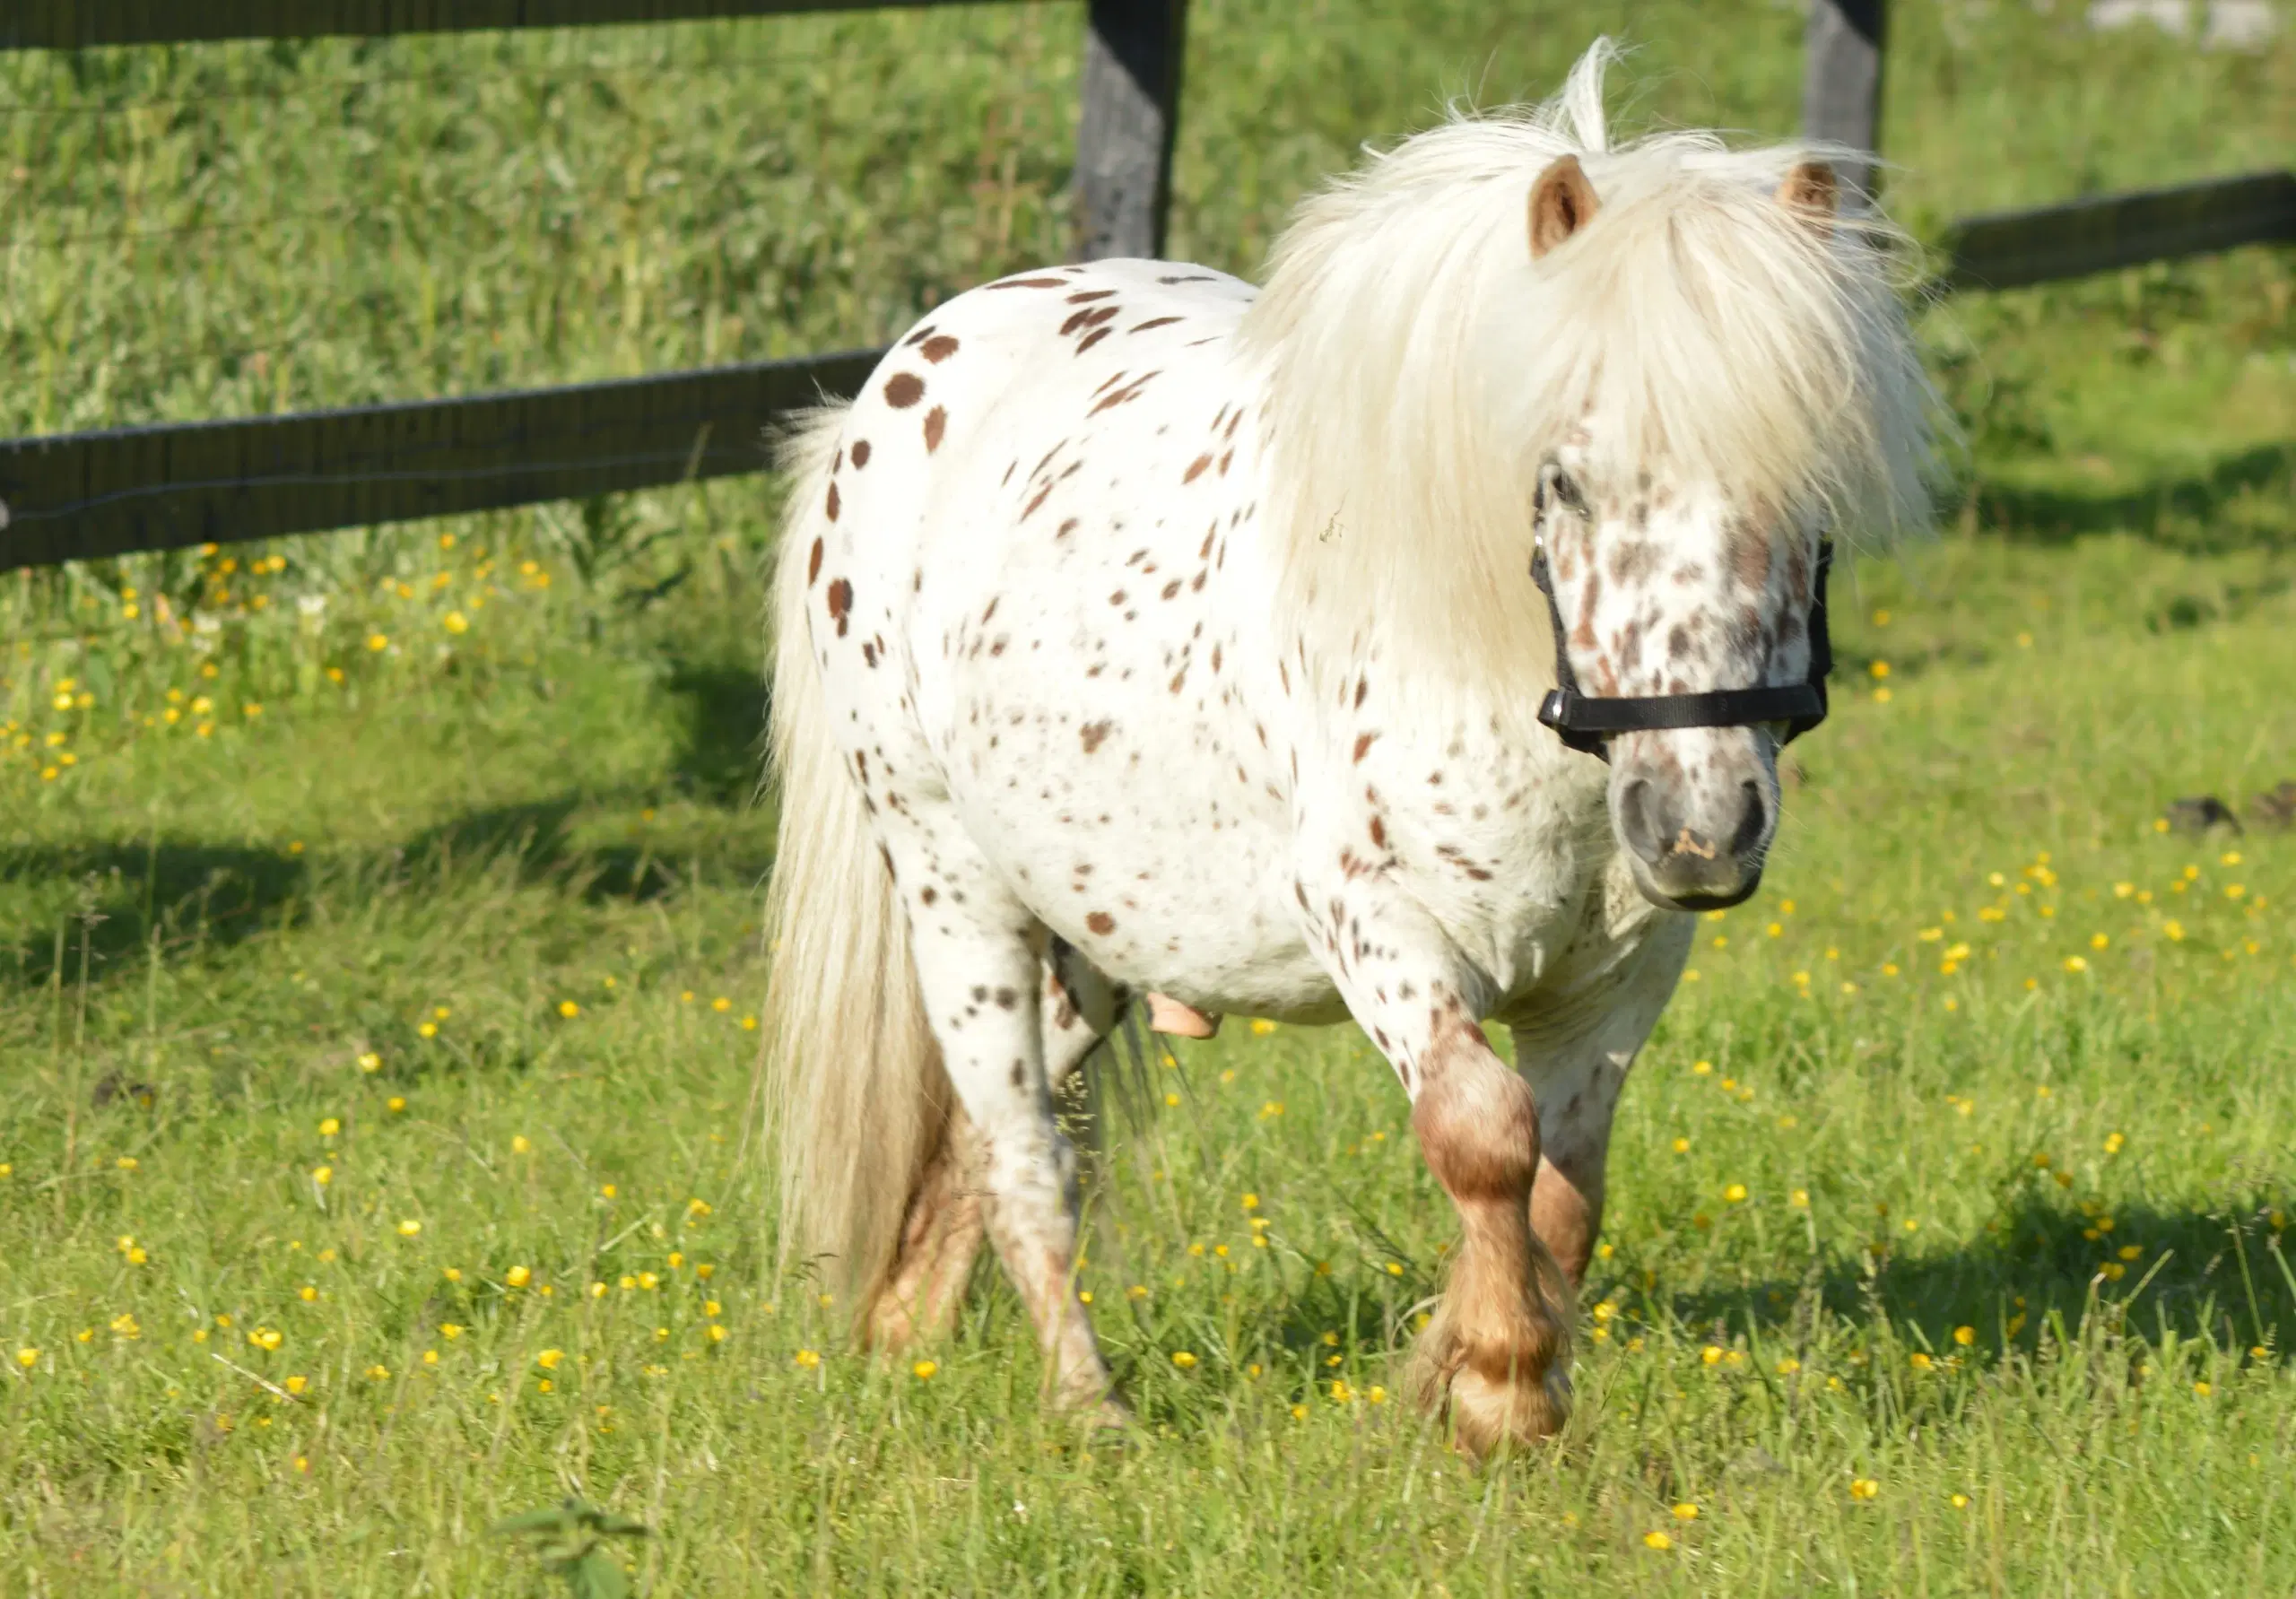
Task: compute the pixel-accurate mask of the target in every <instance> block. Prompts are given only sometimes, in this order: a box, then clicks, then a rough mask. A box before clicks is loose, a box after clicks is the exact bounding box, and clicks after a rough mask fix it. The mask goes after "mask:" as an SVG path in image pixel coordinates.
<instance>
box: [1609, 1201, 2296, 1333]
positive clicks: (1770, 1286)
mask: <svg viewBox="0 0 2296 1599" xmlns="http://www.w3.org/2000/svg"><path fill="white" fill-rule="evenodd" d="M2280 1215H2281V1212H2278V1211H2275V1210H2273V1209H2271V1208H2270V1207H2269V1206H2267V1205H2265V1204H2255V1205H2245V1206H2231V1205H2225V1206H2222V1207H2217V1208H2211V1209H2205V1210H2200V1209H2187V1210H2177V1209H2156V1208H2152V1207H2149V1206H2136V1207H2126V1208H2118V1209H2109V1210H2108V1209H2101V1208H2100V1209H2098V1210H2097V1212H2096V1213H2095V1214H2093V1215H2092V1214H2083V1213H2082V1212H2080V1211H2079V1210H2076V1209H2068V1208H2066V1206H2064V1205H2062V1204H2053V1203H2050V1202H2049V1201H2048V1200H2047V1199H2044V1198H2041V1197H2039V1196H2034V1197H2031V1198H2028V1199H2025V1200H2023V1201H2022V1202H2020V1203H2019V1204H2015V1205H2014V1206H2013V1207H2011V1208H2010V1209H2009V1210H2007V1211H2006V1212H2005V1213H2004V1215H2003V1217H2002V1218H2001V1220H2000V1222H1999V1225H1998V1229H1997V1230H1996V1231H1993V1232H1990V1233H1987V1234H1983V1235H1980V1236H1979V1238H1977V1239H1975V1240H1973V1241H1972V1242H1970V1244H1968V1245H1965V1246H1964V1247H1961V1248H1957V1249H1949V1250H1944V1251H1940V1252H1937V1253H1934V1254H1931V1253H1920V1254H1910V1255H1906V1256H1896V1255H1892V1254H1887V1253H1884V1254H1881V1255H1875V1254H1874V1253H1872V1252H1870V1251H1865V1252H1860V1253H1859V1254H1858V1255H1856V1256H1847V1257H1845V1256H1840V1255H1838V1254H1833V1255H1827V1256H1821V1257H1819V1259H1818V1261H1817V1263H1816V1267H1817V1269H1816V1270H1815V1271H1813V1272H1810V1273H1805V1274H1803V1275H1800V1276H1796V1277H1787V1276H1783V1275H1781V1276H1777V1277H1771V1278H1768V1279H1765V1280H1758V1281H1755V1282H1751V1283H1749V1284H1748V1285H1747V1286H1746V1287H1744V1289H1741V1290H1735V1291H1730V1292H1704V1293H1692V1294H1682V1295H1676V1296H1673V1297H1672V1298H1671V1299H1660V1300H1659V1301H1658V1303H1657V1305H1656V1306H1654V1307H1653V1308H1662V1309H1665V1310H1666V1311H1669V1312H1671V1314H1672V1315H1673V1316H1674V1317H1675V1318H1676V1319H1677V1320H1678V1321H1679V1322H1680V1324H1681V1325H1683V1326H1684V1327H1685V1328H1688V1329H1690V1330H1692V1332H1693V1333H1696V1332H1698V1331H1700V1330H1701V1329H1703V1330H1707V1331H1710V1332H1711V1333H1712V1334H1714V1335H1715V1336H1716V1337H1717V1340H1718V1342H1722V1343H1727V1342H1728V1337H1729V1335H1730V1334H1740V1333H1747V1334H1752V1333H1759V1334H1761V1336H1762V1339H1763V1341H1764V1342H1765V1343H1773V1344H1774V1343H1779V1342H1780V1341H1781V1340H1790V1339H1791V1338H1792V1337H1793V1336H1794V1335H1795V1334H1796V1332H1797V1331H1798V1330H1799V1328H1800V1327H1801V1326H1802V1325H1805V1324H1806V1322H1807V1320H1808V1318H1809V1317H1810V1315H1811V1312H1812V1310H1813V1308H1814V1307H1815V1306H1817V1305H1822V1306H1823V1308H1824V1309H1825V1311H1826V1312H1827V1314H1828V1315H1829V1316H1830V1317H1834V1318H1836V1319H1838V1320H1839V1321H1841V1322H1844V1323H1847V1324H1848V1325H1851V1326H1861V1325H1862V1326H1873V1327H1876V1328H1878V1326H1879V1324H1881V1323H1883V1322H1886V1323H1887V1324H1888V1325H1889V1327H1890V1328H1891V1329H1892V1334H1893V1336H1894V1337H1896V1338H1897V1339H1899V1340H1902V1341H1906V1342H1909V1343H1911V1344H1913V1345H1914V1346H1916V1347H1919V1346H1920V1345H1922V1344H1925V1343H1926V1346H1927V1348H1928V1350H1929V1351H1932V1352H1935V1353H1950V1352H1952V1351H1953V1350H1954V1348H1955V1347H1956V1346H1955V1343H1954V1341H1953V1331H1954V1329H1955V1328H1957V1327H1964V1326H1966V1327H1969V1328H1971V1329H1972V1330H1973V1332H1974V1334H1975V1337H1976V1343H1975V1345H1974V1347H1975V1349H1976V1350H1977V1351H1979V1352H1981V1353H1982V1352H1988V1351H1992V1352H1997V1351H1999V1350H2001V1349H2002V1348H2003V1347H2004V1346H2005V1345H2007V1344H2017V1345H2020V1346H2022V1347H2024V1348H2027V1349H2030V1348H2031V1347H2032V1346H2033V1342H2034V1339H2035V1338H2036V1337H2037V1336H2038V1335H2039V1334H2040V1332H2041V1331H2042V1329H2043V1328H2044V1327H2045V1326H2046V1325H2048V1321H2049V1320H2050V1318H2051V1317H2061V1318H2062V1320H2063V1322H2064V1324H2065V1325H2066V1327H2068V1328H2071V1327H2074V1326H2075V1325H2078V1324H2079V1323H2080V1322H2081V1321H2082V1319H2083V1317H2084V1316H2085V1315H2086V1314H2087V1311H2088V1308H2089V1303H2090V1300H2091V1299H2092V1296H2094V1297H2095V1298H2096V1299H2098V1300H2100V1302H2104V1303H2108V1304H2121V1305H2125V1306H2126V1319H2127V1325H2128V1326H2129V1328H2130V1330H2131V1331H2132V1332H2134V1333H2137V1334H2142V1335H2145V1336H2159V1335H2161V1334H2163V1333H2165V1332H2171V1331H2172V1332H2174V1333H2175V1334H2176V1335H2177V1336H2178V1337H2179V1339H2187V1338H2191V1339H2200V1340H2204V1341H2206V1342H2208V1343H2214V1344H2217V1345H2219V1346H2220V1347H2223V1348H2227V1349H2233V1350H2241V1349H2247V1348H2248V1347H2250V1346H2251V1345H2254V1344H2265V1345H2267V1346H2270V1347H2272V1348H2274V1349H2286V1348H2287V1347H2289V1344H2290V1342H2291V1340H2292V1339H2296V1271H2292V1265H2296V1263H2292V1262H2291V1260H2290V1259H2289V1256H2288V1253H2287V1252H2288V1248H2289V1244H2288V1243H2287V1241H2286V1240H2285V1239H2284V1237H2283V1234H2282V1232H2281V1231H2280V1230H2279V1229H2278V1228H2276V1227H2275V1226H2274V1218H2275V1217H2279V1216H2280ZM2283 1220H2284V1218H2283ZM2140 1285H2141V1291H2140ZM1619 1297H1620V1298H1622V1299H1627V1298H1631V1297H1632V1296H1631V1294H1630V1293H1624V1292H1622V1293H1621V1294H1620V1295H1619ZM2013 1328H2014V1329H2015V1330H2014V1331H2012V1329H2013Z"/></svg>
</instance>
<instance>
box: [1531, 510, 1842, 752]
mask: <svg viewBox="0 0 2296 1599" xmlns="http://www.w3.org/2000/svg"><path fill="white" fill-rule="evenodd" d="M1832 569H1833V541H1832V540H1831V539H1821V540H1819V541H1818V581H1817V587H1816V588H1815V589H1814V590H1813V592H1812V595H1811V597H1810V626H1809V633H1810V675H1809V678H1808V680H1807V681H1806V682H1797V683H1794V684H1791V685H1789V686H1787V687H1786V688H1761V689H1719V690H1717V691H1714V692H1712V693H1710V694H1642V695H1587V694H1582V693H1580V692H1579V691H1578V674H1577V673H1574V672H1572V671H1571V669H1570V649H1569V647H1567V646H1566V645H1565V644H1564V642H1563V639H1564V630H1563V626H1562V608H1561V606H1560V605H1558V604H1556V603H1555V598H1554V575H1553V574H1552V572H1550V571H1549V570H1548V569H1547V563H1546V534H1544V531H1542V532H1541V533H1540V534H1539V535H1538V539H1537V543H1535V545H1534V546H1533V547H1532V552H1531V581H1532V582H1534V583H1535V584H1537V585H1538V586H1539V592H1540V593H1541V594H1543V595H1546V612H1547V616H1548V618H1549V620H1551V621H1552V622H1553V624H1554V682H1555V688H1554V691H1553V692H1552V693H1550V694H1549V695H1548V696H1547V697H1546V699H1545V700H1543V701H1541V702H1540V705H1539V720H1540V721H1541V722H1542V723H1544V724H1545V725H1546V726H1549V727H1552V728H1553V729H1554V734H1555V736H1556V737H1557V738H1559V739H1561V741H1562V742H1563V743H1566V744H1568V745H1570V748H1572V749H1574V750H1577V751H1578V752H1580V753H1582V754H1587V755H1593V756H1596V757H1598V758H1600V759H1601V760H1609V759H1610V758H1611V757H1610V750H1609V747H1608V745H1607V743H1606V742H1605V741H1606V740H1608V739H1610V738H1611V737H1612V736H1613V735H1614V734H1621V733H1644V732H1655V731H1661V730H1664V729H1667V728H1674V727H1749V726H1754V725H1756V724H1757V723H1761V722H1783V723H1785V724H1786V736H1785V737H1784V738H1783V739H1781V740H1780V741H1779V743H1781V744H1790V743H1793V742H1794V741H1795V740H1796V739H1797V738H1799V737H1801V736H1802V734H1805V733H1807V732H1808V731H1809V730H1810V729H1811V728H1813V727H1814V726H1817V725H1818V724H1819V723H1821V722H1822V721H1824V720H1825V719H1826V674H1827V673H1830V672H1831V671H1832V670H1833V640H1832V639H1831V638H1830V637H1829V636H1828V634H1827V631H1826V577H1827V574H1828V573H1830V572H1831V570H1832Z"/></svg>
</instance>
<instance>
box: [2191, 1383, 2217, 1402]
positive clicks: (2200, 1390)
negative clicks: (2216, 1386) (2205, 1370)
mask: <svg viewBox="0 0 2296 1599" xmlns="http://www.w3.org/2000/svg"><path fill="white" fill-rule="evenodd" d="M2192 1391H2193V1392H2194V1393H2196V1394H2197V1395H2200V1396H2201V1397H2202V1398H2203V1399H2205V1398H2207V1397H2208V1396H2209V1395H2210V1394H2212V1393H2213V1392H2214V1390H2213V1389H2212V1388H2211V1387H2210V1386H2208V1385H2207V1384H2206V1383H2195V1384H2193V1386H2192Z"/></svg>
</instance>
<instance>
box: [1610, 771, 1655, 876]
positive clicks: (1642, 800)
mask: <svg viewBox="0 0 2296 1599" xmlns="http://www.w3.org/2000/svg"><path fill="white" fill-rule="evenodd" d="M1655 811H1656V801H1655V798H1654V796H1653V794H1652V791H1651V787H1650V780H1649V779H1648V778H1633V779H1632V780H1631V781H1630V782H1629V783H1628V784H1627V785H1626V786H1625V787H1624V788H1622V790H1620V792H1619V796H1618V822H1619V830H1620V831H1621V832H1622V833H1623V834H1625V835H1626V842H1627V845H1628V847H1631V849H1632V850H1633V851H1634V853H1635V854H1637V855H1639V856H1641V857H1642V858H1643V859H1644V860H1645V861H1647V862H1648V863H1649V864H1650V865H1654V866H1655V865H1657V864H1658V861H1659V857H1660V856H1664V855H1665V853H1666V834H1665V830H1664V829H1662V828H1661V827H1660V826H1659V822H1658V818H1657V815H1656V814H1655Z"/></svg>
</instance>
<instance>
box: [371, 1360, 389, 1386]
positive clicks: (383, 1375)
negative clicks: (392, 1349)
mask: <svg viewBox="0 0 2296 1599" xmlns="http://www.w3.org/2000/svg"><path fill="white" fill-rule="evenodd" d="M390 1374H391V1369H390V1368H389V1367H387V1366H385V1365H382V1364H381V1363H379V1362H378V1363H377V1364H375V1365H372V1366H370V1367H368V1368H367V1376H368V1377H369V1378H370V1380H372V1381H374V1382H378V1383H379V1382H385V1381H387V1380H388V1379H389V1377H390Z"/></svg>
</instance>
